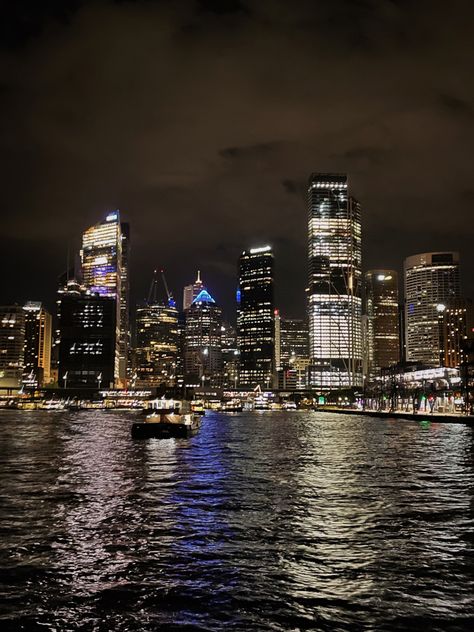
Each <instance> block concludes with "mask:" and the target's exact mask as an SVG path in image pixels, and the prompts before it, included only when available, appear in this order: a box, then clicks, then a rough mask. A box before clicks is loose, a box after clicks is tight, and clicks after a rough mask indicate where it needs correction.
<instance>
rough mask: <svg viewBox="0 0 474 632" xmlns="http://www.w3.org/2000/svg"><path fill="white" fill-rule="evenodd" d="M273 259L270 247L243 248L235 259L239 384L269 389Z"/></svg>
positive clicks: (272, 332)
mask: <svg viewBox="0 0 474 632" xmlns="http://www.w3.org/2000/svg"><path fill="white" fill-rule="evenodd" d="M273 268H274V258H273V251H272V249H271V247H270V246H264V247H261V248H252V249H250V250H245V251H244V252H243V253H242V254H241V256H240V259H239V287H238V290H237V340H238V350H239V385H240V386H241V387H243V388H256V387H257V386H260V387H261V388H270V387H271V386H272V384H273V380H274V375H273V371H274V354H275V350H274V344H275V330H274V329H275V328H274V289H273V285H274V280H273Z"/></svg>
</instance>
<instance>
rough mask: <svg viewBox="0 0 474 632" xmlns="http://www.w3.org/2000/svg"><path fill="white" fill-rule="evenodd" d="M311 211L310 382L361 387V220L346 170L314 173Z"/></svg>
mask: <svg viewBox="0 0 474 632" xmlns="http://www.w3.org/2000/svg"><path fill="white" fill-rule="evenodd" d="M308 215H309V218H308V233H309V235H308V236H309V239H308V246H309V253H308V254H309V284H308V311H309V340H310V359H311V365H310V385H311V386H312V387H314V388H316V389H319V390H337V389H340V388H348V387H354V386H360V385H361V384H362V335H361V315H362V288H361V276H362V270H361V265H362V248H361V219H360V205H359V202H357V200H355V199H354V198H353V197H350V196H349V195H348V182H347V176H346V175H345V174H334V173H316V174H312V176H311V177H310V180H309V188H308Z"/></svg>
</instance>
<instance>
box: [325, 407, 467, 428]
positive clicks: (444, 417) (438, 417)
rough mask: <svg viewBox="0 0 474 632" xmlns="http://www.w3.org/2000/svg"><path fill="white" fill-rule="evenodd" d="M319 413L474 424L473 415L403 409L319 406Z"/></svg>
mask: <svg viewBox="0 0 474 632" xmlns="http://www.w3.org/2000/svg"><path fill="white" fill-rule="evenodd" d="M316 410H317V412H318V413H339V414H342V415H364V416H366V417H388V418H390V419H404V420H406V421H430V422H435V423H444V424H454V423H456V424H465V425H468V426H470V425H472V426H474V416H473V415H455V414H454V415H453V414H444V413H443V414H440V413H425V412H421V413H406V412H402V411H395V412H389V411H386V410H359V409H355V408H317V409H316Z"/></svg>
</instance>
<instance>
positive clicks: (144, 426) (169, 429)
mask: <svg viewBox="0 0 474 632" xmlns="http://www.w3.org/2000/svg"><path fill="white" fill-rule="evenodd" d="M198 430H199V424H197V423H193V424H184V423H182V424H181V423H176V422H167V421H152V422H147V421H138V422H136V423H134V424H133V425H132V438H134V439H149V438H152V437H155V438H157V439H170V438H175V439H185V438H186V437H190V436H191V435H193V434H195V433H196V432H197V431H198Z"/></svg>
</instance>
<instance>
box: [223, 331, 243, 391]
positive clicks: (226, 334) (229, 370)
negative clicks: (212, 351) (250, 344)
mask: <svg viewBox="0 0 474 632" xmlns="http://www.w3.org/2000/svg"><path fill="white" fill-rule="evenodd" d="M221 343H222V386H223V388H228V389H235V388H237V386H238V384H239V350H238V346H237V332H236V330H235V327H233V326H232V325H231V324H230V323H227V322H223V323H222V327H221Z"/></svg>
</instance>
